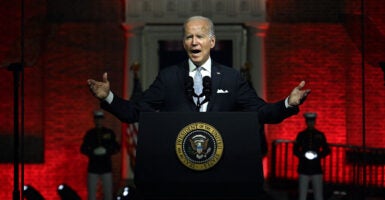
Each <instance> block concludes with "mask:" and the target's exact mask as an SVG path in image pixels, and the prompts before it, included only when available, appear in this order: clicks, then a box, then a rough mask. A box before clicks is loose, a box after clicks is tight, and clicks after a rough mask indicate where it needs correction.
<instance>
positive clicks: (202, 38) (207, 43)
mask: <svg viewBox="0 0 385 200" xmlns="http://www.w3.org/2000/svg"><path fill="white" fill-rule="evenodd" d="M214 46H215V36H210V34H209V27H208V23H207V22H206V21H205V20H193V21H190V22H188V23H187V24H186V25H185V29H184V39H183V47H184V49H185V50H186V52H187V54H188V56H189V58H190V59H191V61H192V62H193V63H194V64H195V65H197V66H201V65H202V64H203V63H204V62H206V61H207V59H208V58H209V57H210V49H211V48H213V47H214Z"/></svg>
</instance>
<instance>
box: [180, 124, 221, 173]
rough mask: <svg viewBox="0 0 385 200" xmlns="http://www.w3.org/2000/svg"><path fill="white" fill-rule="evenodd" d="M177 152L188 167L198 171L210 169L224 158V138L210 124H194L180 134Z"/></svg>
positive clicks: (186, 127)
mask: <svg viewBox="0 0 385 200" xmlns="http://www.w3.org/2000/svg"><path fill="white" fill-rule="evenodd" d="M175 150H176V154H177V156H178V158H179V160H180V161H181V162H182V164H183V165H185V166H186V167H188V168H190V169H193V170H197V171H202V170H206V169H210V168H211V167H213V166H214V165H215V164H217V163H218V161H219V160H220V159H221V157H222V153H223V140H222V136H221V135H220V133H219V132H218V130H217V129H215V128H214V127H213V126H211V125H210V124H206V123H202V122H197V123H192V124H189V125H187V126H185V127H184V128H183V129H182V130H181V131H180V132H179V134H178V137H177V139H176V143H175Z"/></svg>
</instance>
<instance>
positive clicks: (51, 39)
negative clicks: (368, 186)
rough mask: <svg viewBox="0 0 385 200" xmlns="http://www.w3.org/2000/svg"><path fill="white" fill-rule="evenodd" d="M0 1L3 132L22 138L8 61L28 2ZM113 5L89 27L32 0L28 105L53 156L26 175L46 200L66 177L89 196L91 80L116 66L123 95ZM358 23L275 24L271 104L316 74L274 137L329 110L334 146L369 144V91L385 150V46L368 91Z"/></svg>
mask: <svg viewBox="0 0 385 200" xmlns="http://www.w3.org/2000/svg"><path fill="white" fill-rule="evenodd" d="M0 2H1V3H2V6H1V8H0V10H1V12H0V13H1V17H0V21H1V24H2V26H1V27H0V29H1V31H0V36H1V39H0V52H1V53H0V63H2V66H1V67H2V68H1V69H0V70H2V73H1V74H2V75H1V76H0V79H1V81H0V82H1V85H0V91H1V92H2V94H1V101H0V109H1V114H0V125H1V126H0V134H3V133H6V134H12V130H13V121H12V120H13V118H12V116H13V113H12V109H10V108H12V106H13V98H12V97H13V84H12V73H11V72H9V71H7V70H6V69H5V67H4V66H6V65H7V63H9V62H15V61H18V59H19V56H18V55H17V53H18V52H19V49H18V44H19V42H20V4H19V3H18V2H12V1H6V0H1V1H0ZM48 2H50V1H48ZM51 2H52V1H51ZM87 2H91V1H87ZM292 2H293V1H290V0H280V1H275V0H269V1H268V3H269V10H268V11H269V13H270V14H271V15H273V14H272V13H274V12H275V9H276V10H279V9H282V7H289V8H290V5H291V4H290V3H292ZM344 3H345V4H344V6H345V9H346V13H351V14H356V13H360V11H361V5H360V1H358V0H350V1H348V0H346V1H345V2H344ZM105 4H106V5H104V6H105V7H106V8H108V9H109V10H114V9H115V11H116V12H110V13H107V14H106V15H108V14H109V15H108V17H107V18H108V19H106V20H103V19H100V18H95V19H93V20H89V21H87V20H85V21H82V22H80V23H79V22H76V20H74V21H71V20H67V21H66V22H60V20H55V21H53V22H52V21H50V20H48V19H49V18H45V17H46V16H47V15H46V13H48V12H47V11H46V10H47V9H46V8H47V7H48V8H49V6H47V3H46V1H40V0H39V1H34V2H26V18H27V21H26V22H27V23H26V28H27V30H26V32H27V33H28V36H29V37H26V44H27V45H26V52H27V53H26V62H27V65H32V66H30V67H27V68H26V70H25V97H26V99H25V109H26V113H29V115H31V116H32V117H30V118H28V119H25V124H26V127H27V128H28V130H32V131H31V132H34V131H40V130H41V131H42V134H43V135H44V143H45V144H44V149H45V151H44V152H45V153H44V163H42V164H27V165H25V172H24V173H25V178H24V181H25V183H26V184H32V185H33V186H34V187H35V188H37V189H38V190H39V191H41V193H42V194H43V196H44V197H45V198H46V199H58V196H57V193H56V187H57V185H58V184H60V183H67V184H69V185H71V187H73V188H74V189H75V190H76V191H77V192H78V193H79V194H80V195H81V197H82V198H83V199H86V198H85V197H86V164H87V158H86V157H85V156H83V155H81V154H80V152H79V147H80V144H81V140H82V137H83V134H84V133H85V131H86V130H87V129H88V128H90V127H92V126H93V122H92V115H91V114H92V111H93V110H94V109H96V108H98V102H97V101H96V100H95V99H94V97H92V95H90V93H89V92H88V89H87V87H86V80H87V79H88V78H101V74H102V73H103V72H104V71H108V72H109V79H110V81H111V83H112V88H113V89H114V91H115V92H117V93H120V94H122V88H123V82H124V77H123V75H122V74H123V71H124V57H125V52H124V51H125V50H124V49H125V48H124V46H125V44H124V41H125V39H124V31H123V29H122V28H121V27H120V22H121V21H120V19H119V17H117V16H120V14H121V13H120V12H121V10H122V9H120V8H121V1H118V0H115V1H109V2H108V3H105ZM46 6H47V7H46ZM63 6H65V5H63ZM90 9H92V7H90ZM287 10H290V13H291V14H293V13H295V12H296V10H295V9H294V8H292V9H287ZM88 12H89V13H92V11H88ZM95 12H96V11H95ZM365 12H366V13H365V14H366V15H367V16H369V17H370V19H371V21H372V22H373V23H374V25H375V27H376V28H377V29H378V30H379V33H380V35H378V34H372V35H371V34H370V32H366V35H368V36H370V37H371V38H373V37H378V38H376V40H375V41H383V39H381V37H383V36H384V34H385V20H384V19H385V16H384V15H385V4H384V3H383V2H382V0H371V1H367V2H366V5H365ZM89 13H88V14H89ZM111 13H115V14H111ZM34 22H35V23H34ZM95 22H97V23H95ZM353 24H354V23H353ZM351 27H353V29H351ZM357 27H358V28H359V27H360V26H359V25H358V26H357V25H352V26H348V25H347V24H342V23H340V22H338V23H317V22H313V23H312V22H306V23H288V22H270V23H269V26H268V29H267V32H266V36H265V52H264V54H265V56H266V62H265V64H266V65H265V67H266V80H267V82H266V95H267V100H268V101H276V100H280V99H282V98H284V95H286V94H288V93H289V92H290V90H291V89H292V88H293V87H294V86H296V85H297V84H298V83H299V81H301V80H306V81H307V85H306V87H308V88H311V89H312V93H311V95H310V96H309V98H308V99H307V101H306V103H305V104H304V105H303V106H302V107H301V112H300V114H299V115H297V116H294V117H291V118H290V119H287V120H285V121H284V122H283V123H281V124H278V125H269V126H268V128H267V137H268V140H269V141H272V140H274V139H289V140H292V139H294V137H295V135H296V133H297V132H298V131H300V130H301V129H303V128H304V123H303V117H302V113H303V112H305V111H315V112H317V113H318V115H319V118H318V121H317V126H318V128H319V129H321V130H322V131H324V132H325V133H326V137H327V138H328V140H329V142H331V143H340V144H345V143H347V144H354V145H361V144H362V133H363V117H362V105H363V102H362V97H363V96H364V97H365V106H366V110H365V112H366V113H365V116H364V118H365V133H366V145H368V146H370V147H384V146H385V123H384V118H383V116H384V114H385V104H384V103H383V99H384V98H385V92H384V90H385V86H384V82H385V80H384V76H383V72H382V70H381V68H379V67H378V66H376V65H374V64H372V63H373V62H372V60H369V59H373V60H376V59H375V58H378V57H380V58H381V56H382V59H383V60H382V61H384V60H385V56H384V52H385V51H384V49H377V50H379V51H380V53H376V52H375V51H374V50H373V49H370V48H368V50H367V52H369V53H371V55H372V54H378V55H376V56H368V57H366V58H365V59H366V64H365V78H364V83H365V93H364V95H363V94H362V91H363V90H362V89H363V88H362V82H363V81H362V64H361V63H362V62H361V61H362V59H361V55H362V54H361V53H362V51H360V50H359V48H358V47H357V41H356V40H355V38H360V36H361V32H360V30H359V29H357ZM349 28H350V29H349ZM348 30H350V31H348ZM369 30H372V29H369ZM373 35H374V36H373ZM371 41H373V40H368V42H367V43H366V45H367V47H371V46H374V44H371V43H370V42H371ZM358 43H359V42H358ZM384 46H385V44H383V45H382V48H384ZM380 48H381V47H380ZM373 51H374V52H373ZM373 57H374V58H373ZM12 58H14V59H12ZM374 62H375V61H374ZM36 102H37V103H36ZM36 105H40V106H36ZM34 113H35V114H36V115H35V116H34ZM106 125H107V126H109V127H112V128H113V129H114V130H115V132H117V133H120V132H121V123H120V122H119V121H118V120H117V119H115V118H114V117H112V116H110V115H109V114H107V124H106ZM113 159H114V171H115V173H114V180H115V188H118V187H119V186H120V185H121V184H122V183H121V180H120V170H121V166H120V165H121V161H120V155H116V156H114V158H113ZM0 169H1V170H0V177H1V179H0V199H11V198H12V192H13V165H12V163H10V164H0Z"/></svg>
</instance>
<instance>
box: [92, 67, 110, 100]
mask: <svg viewBox="0 0 385 200" xmlns="http://www.w3.org/2000/svg"><path fill="white" fill-rule="evenodd" d="M87 84H88V87H89V88H90V91H91V93H92V94H93V95H94V96H95V97H96V98H98V99H100V100H103V99H105V98H106V97H107V96H108V93H109V92H110V82H109V81H108V77H107V72H104V73H103V77H102V81H96V80H94V79H88V80H87Z"/></svg>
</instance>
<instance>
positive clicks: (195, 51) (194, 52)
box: [191, 49, 201, 54]
mask: <svg viewBox="0 0 385 200" xmlns="http://www.w3.org/2000/svg"><path fill="white" fill-rule="evenodd" d="M200 52H201V50H198V49H194V50H191V53H193V54H198V53H200Z"/></svg>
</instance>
